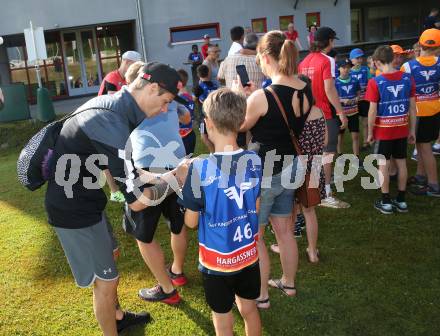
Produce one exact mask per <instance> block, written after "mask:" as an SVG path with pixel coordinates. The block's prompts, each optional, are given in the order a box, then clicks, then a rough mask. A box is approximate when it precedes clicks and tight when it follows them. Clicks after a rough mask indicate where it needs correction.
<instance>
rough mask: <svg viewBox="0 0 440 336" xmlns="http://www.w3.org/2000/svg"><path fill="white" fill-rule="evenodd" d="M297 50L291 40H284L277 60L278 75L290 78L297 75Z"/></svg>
mask: <svg viewBox="0 0 440 336" xmlns="http://www.w3.org/2000/svg"><path fill="white" fill-rule="evenodd" d="M297 59H298V49H296V47H295V43H294V42H293V41H291V40H288V39H286V40H284V43H283V45H282V46H281V50H280V56H279V58H278V66H279V69H280V73H282V74H283V75H285V76H292V75H294V74H296V73H297V64H296V62H297Z"/></svg>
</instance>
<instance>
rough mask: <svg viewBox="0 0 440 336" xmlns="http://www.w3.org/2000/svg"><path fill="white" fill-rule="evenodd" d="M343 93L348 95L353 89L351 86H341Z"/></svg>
mask: <svg viewBox="0 0 440 336" xmlns="http://www.w3.org/2000/svg"><path fill="white" fill-rule="evenodd" d="M341 88H342V89H343V90H344V91H345V92H347V94H349V93H350V91H351V89H352V88H353V85H347V86H342V87H341Z"/></svg>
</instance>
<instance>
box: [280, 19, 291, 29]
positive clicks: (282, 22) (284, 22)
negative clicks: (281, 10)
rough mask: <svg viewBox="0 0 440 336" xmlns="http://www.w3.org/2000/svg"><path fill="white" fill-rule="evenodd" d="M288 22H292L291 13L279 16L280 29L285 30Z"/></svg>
mask: <svg viewBox="0 0 440 336" xmlns="http://www.w3.org/2000/svg"><path fill="white" fill-rule="evenodd" d="M289 23H293V15H285V16H280V30H282V31H286V30H287V26H288V25H289Z"/></svg>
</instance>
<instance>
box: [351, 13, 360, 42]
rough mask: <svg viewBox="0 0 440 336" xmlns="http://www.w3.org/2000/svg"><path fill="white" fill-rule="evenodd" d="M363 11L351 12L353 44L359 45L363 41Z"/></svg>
mask: <svg viewBox="0 0 440 336" xmlns="http://www.w3.org/2000/svg"><path fill="white" fill-rule="evenodd" d="M361 24H362V21H361V10H360V9H352V10H351V42H352V43H357V42H360V41H362V38H361Z"/></svg>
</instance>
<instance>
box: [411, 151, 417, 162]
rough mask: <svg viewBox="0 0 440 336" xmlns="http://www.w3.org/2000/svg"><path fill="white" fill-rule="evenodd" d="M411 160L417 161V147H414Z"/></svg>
mask: <svg viewBox="0 0 440 336" xmlns="http://www.w3.org/2000/svg"><path fill="white" fill-rule="evenodd" d="M411 160H414V161H417V160H418V157H417V149H414V151H413V153H412V155H411Z"/></svg>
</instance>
